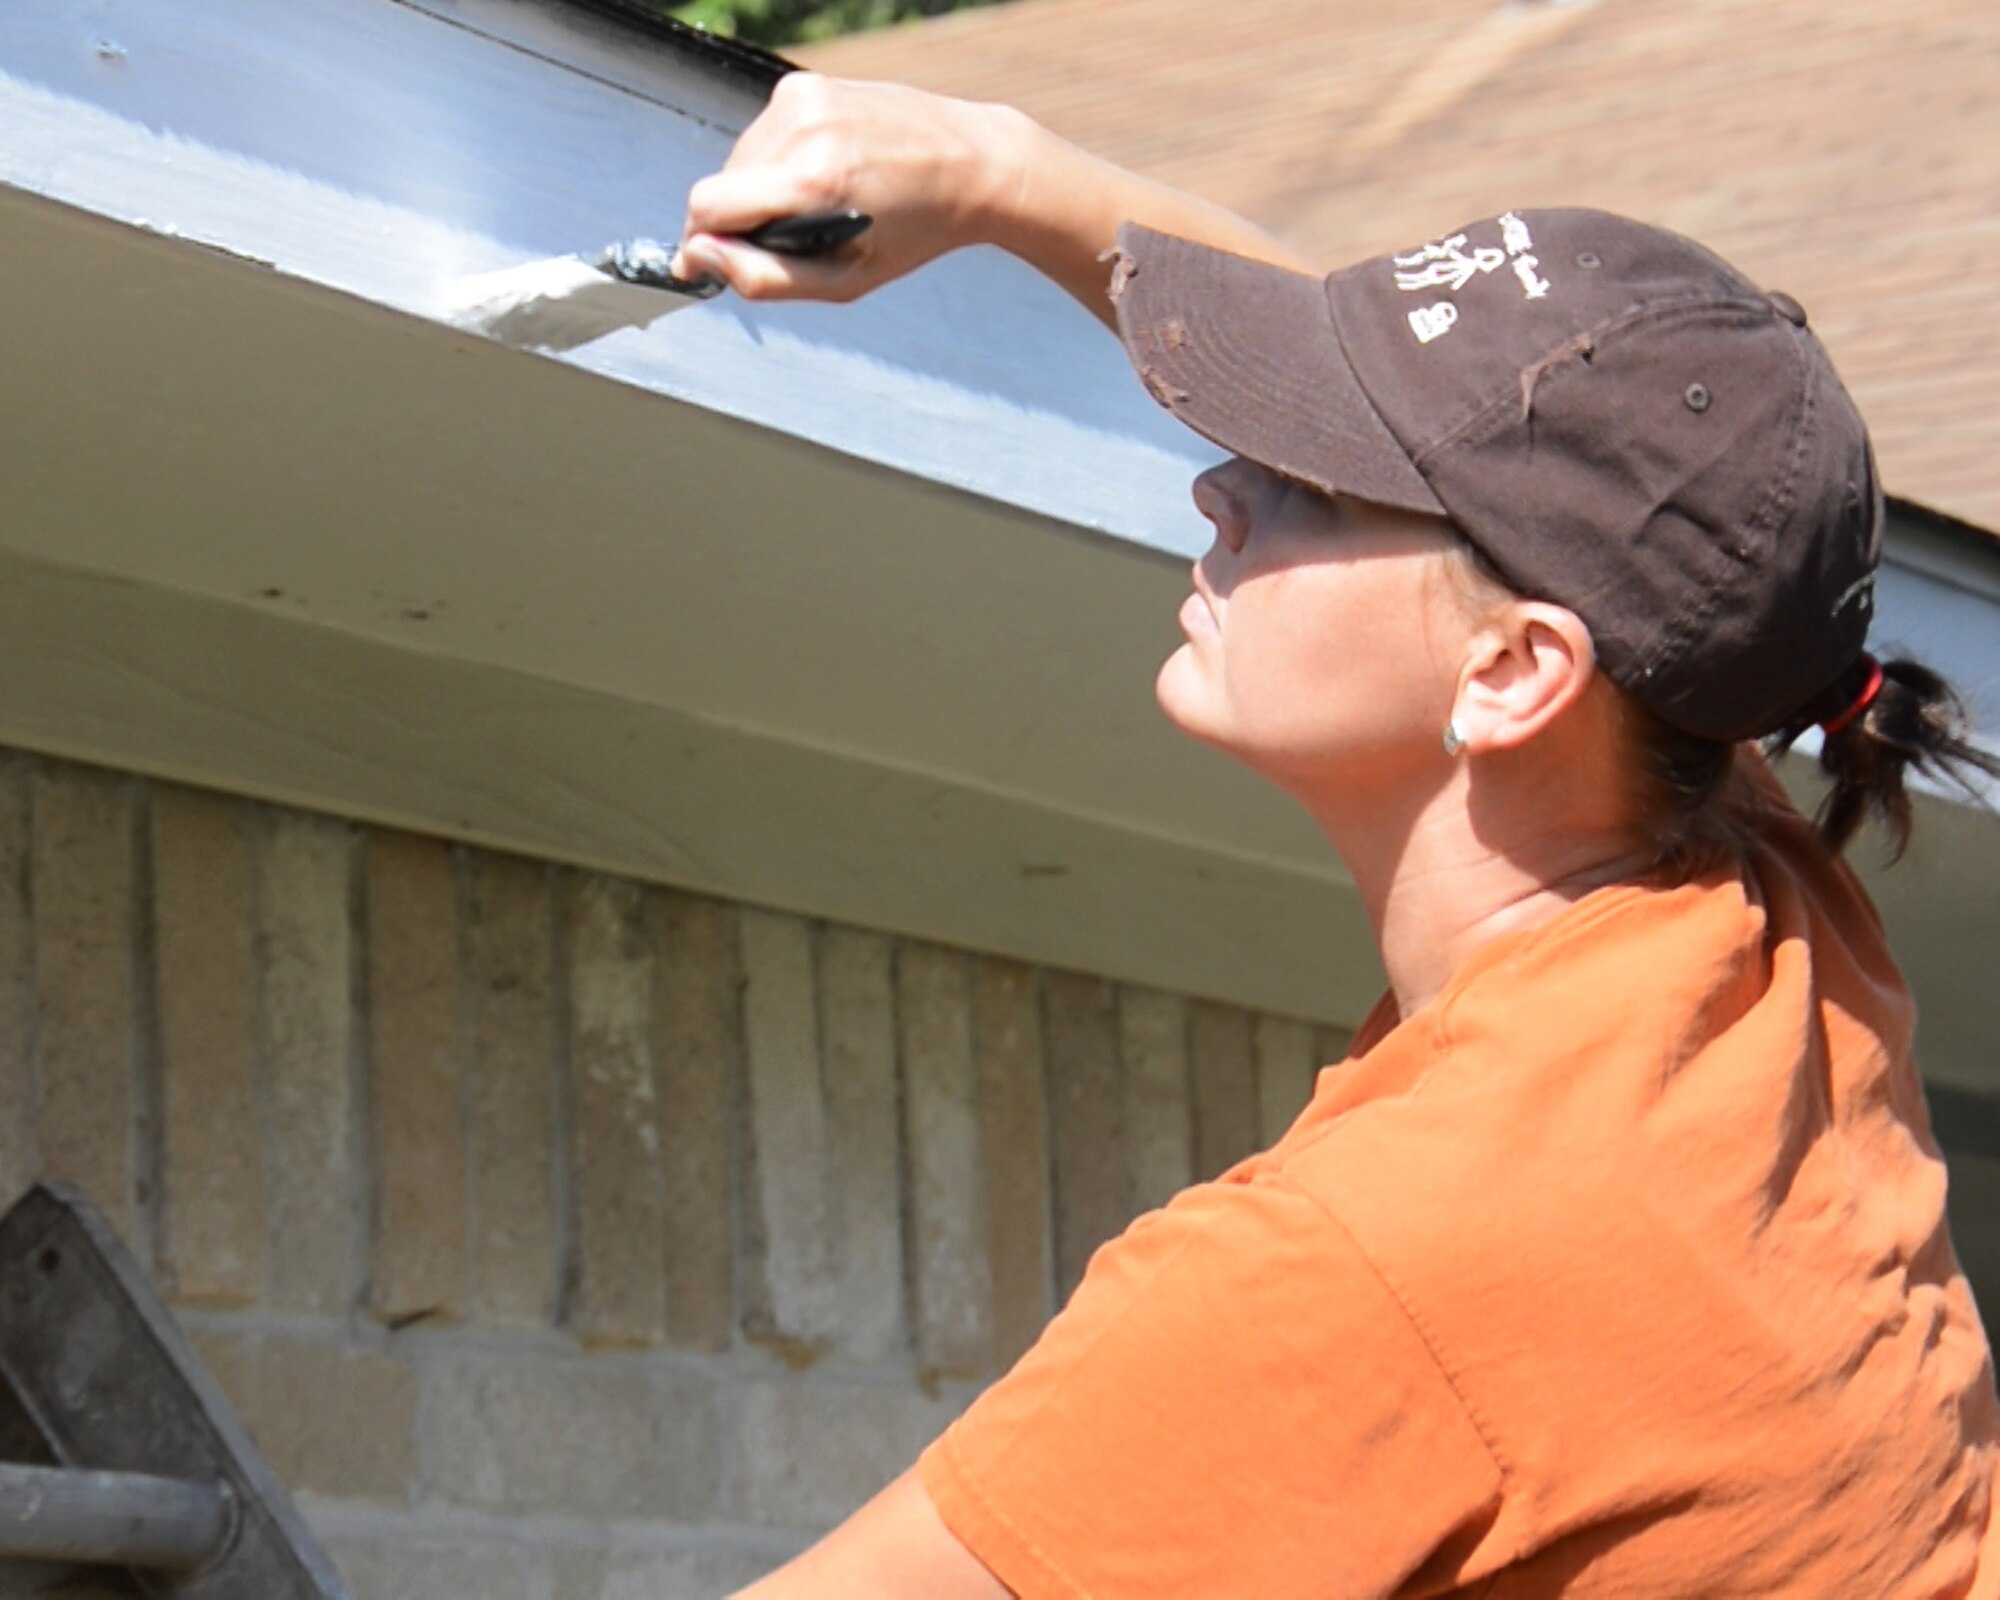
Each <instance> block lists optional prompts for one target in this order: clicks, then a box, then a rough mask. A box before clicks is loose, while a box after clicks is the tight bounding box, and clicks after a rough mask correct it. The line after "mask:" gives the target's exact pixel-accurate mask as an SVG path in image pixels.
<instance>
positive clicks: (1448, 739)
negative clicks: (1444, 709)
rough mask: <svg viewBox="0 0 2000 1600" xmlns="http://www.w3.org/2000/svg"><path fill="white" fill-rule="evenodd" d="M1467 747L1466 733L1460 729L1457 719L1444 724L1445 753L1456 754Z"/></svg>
mask: <svg viewBox="0 0 2000 1600" xmlns="http://www.w3.org/2000/svg"><path fill="white" fill-rule="evenodd" d="M1464 748H1465V735H1464V734H1462V733H1460V732H1459V731H1458V723H1457V722H1456V721H1453V722H1447V723H1446V724H1445V725H1444V753H1445V754H1446V755H1448V756H1455V755H1457V754H1458V753H1459V751H1461V750H1463V749H1464Z"/></svg>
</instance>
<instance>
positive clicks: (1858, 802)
mask: <svg viewBox="0 0 2000 1600" xmlns="http://www.w3.org/2000/svg"><path fill="white" fill-rule="evenodd" d="M1881 672H1882V686H1881V688H1880V689H1879V690H1878V691H1877V692H1876V694H1875V698H1874V699H1873V700H1872V701H1871V702H1870V703H1869V705H1868V707H1867V709H1866V710H1865V711H1863V712H1862V713H1861V714H1860V715H1859V716H1858V717H1855V718H1854V719H1853V720H1852V721H1851V722H1849V723H1847V725H1846V726H1844V727H1841V728H1840V729H1839V731H1838V732H1836V733H1829V734H1827V735H1826V736H1825V737H1824V739H1823V740H1822V742H1821V744H1820V755H1819V764H1820V767H1821V769H1822V770H1823V771H1824V772H1825V773H1826V774H1827V775H1828V776H1829V777H1830V778H1832V779H1833V786H1832V787H1831V788H1830V789H1829V790H1828V791H1827V794H1826V798H1825V799H1824V800H1822V801H1821V802H1820V807H1819V814H1818V817H1817V818H1816V819H1815V820H1816V821H1817V822H1818V823H1819V832H1820V837H1821V838H1822V839H1824V840H1825V841H1826V844H1827V848H1828V849H1829V850H1835V851H1838V850H1842V849H1845V848H1846V846H1847V844H1848V841H1849V840H1851V839H1852V838H1853V837H1854V835H1855V833H1856V831H1857V830H1858V829H1859V828H1860V827H1861V825H1862V824H1863V823H1864V822H1866V821H1868V820H1870V819H1871V818H1873V819H1874V820H1875V821H1878V822H1880V823H1881V825H1882V828H1883V831H1884V833H1886V834H1887V836H1888V840H1889V859H1890V860H1891V861H1895V860H1898V859H1900V858H1901V856H1902V854H1903V852H1904V850H1906V849H1907V848H1908V847H1909V843H1910V821H1911V807H1910V794H1909V790H1908V788H1907V787H1906V780H1907V777H1908V775H1909V773H1910V772H1911V770H1912V769H1914V770H1915V771H1917V772H1920V773H1922V774H1924V775H1925V776H1926V777H1929V778H1933V779H1938V780H1949V781H1950V782H1952V783H1954V784H1956V785H1957V786H1958V787H1959V788H1961V789H1963V790H1964V791H1965V792H1966V793H1967V794H1970V795H1975V796H1976V795H1977V794H1978V793H1979V789H1978V785H1977V783H1976V782H1975V779H1974V776H1973V775H1974V774H1975V773H1984V774H1985V775H1986V776H1987V777H1989V778H1995V779H2000V758H1996V757H1994V756H1991V755H1989V754H1987V752H1985V751H1984V750H1981V749H1980V748H1979V747H1978V746H1977V745H1975V744H1974V743H1973V742H1972V723H1971V718H1970V717H1969V716H1968V714H1967V712H1966V708H1965V702H1964V700H1962V699H1961V698H1960V697H1959V695H1958V693H1957V691H1955V690H1954V689H1953V688H1952V687H1951V685H1950V684H1948V683H1946V682H1945V681H1944V679H1943V678H1941V677H1939V676H1938V675H1937V674H1936V673H1935V672H1933V671H1931V669H1930V668H1929V667H1926V666H1922V665H1920V664H1919V663H1917V662H1915V661H1908V660H1896V661H1885V662H1883V663H1882V664H1881ZM1805 731H1806V730H1805V728H1804V727H1793V728H1788V729H1785V730H1783V731H1782V732H1779V733H1775V734H1773V735H1771V737H1770V738H1768V739H1766V740H1765V741H1764V748H1765V749H1766V750H1768V751H1770V752H1771V753H1772V754H1774V755H1775V754H1778V753H1780V752H1782V751H1785V750H1789V749H1790V748H1791V747H1792V745H1793V744H1794V743H1795V742H1796V741H1797V740H1798V738H1799V736H1800V735H1801V734H1803V733H1804V732H1805Z"/></svg>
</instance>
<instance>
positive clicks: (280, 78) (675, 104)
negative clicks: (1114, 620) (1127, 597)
mask: <svg viewBox="0 0 2000 1600" xmlns="http://www.w3.org/2000/svg"><path fill="white" fill-rule="evenodd" d="M614 46H615V41H614V40H613V38H612V37H610V36H609V35H607V31H606V29H605V26H604V25H603V24H602V23H601V22H599V21H598V20H597V19H594V18H592V17H590V16H589V15H588V14H578V13H573V12H571V11H570V10H569V9H567V8H562V7H555V6H547V5H539V4H531V3H526V0H459V3H444V0H433V3H427V4H424V5H410V4H404V3H399V0H287V3H286V4H284V5H280V6H274V5H270V4H268V3H263V0H102V3H100V4H97V5H93V6H91V7H90V8H88V10H87V11H83V10H78V9H76V8H70V7H25V8H13V9H10V10H8V11H6V12H5V13H4V14H0V117H4V118H5V121H6V124H7V127H8V137H7V139H6V140H5V141H4V142H0V183H7V184H11V185H14V186H16V187H19V188H22V189H25V190H27V191H29V192H31V193H34V194H38V195H42V196H45V197H47V198H50V199H55V200H60V201H62V202H64V203H66V204H70V205H73V206H77V207H79V208H82V209H84V210H88V211H91V212H94V213H96V214H98V215H100V216H104V217H108V218H112V219H114V220H118V221H122V222H126V223H129V224H132V225H134V226H137V227H142V228H147V229H151V230H155V231H158V232H161V233H165V234H169V235H171V236H174V237H178V238H182V239H186V240H190V241H194V242H197V243H200V244H204V245H207V246H209V247H211V248H215V249H220V250H224V251H228V252H230V253H233V254H236V255H239V256H242V257H244V258H246V259H249V260H253V261H258V262H262V263H265V264H267V265H268V266H270V267H271V268H273V269H274V270H276V271H279V272H282V273H287V274H291V275H294V276H297V277H299V278H302V279H305V280H307V281H309V282H312V283H316V284H320V285H324V286H326V287H328V288H332V289H337V290H341V291H344V292H346V293H350V294H355V295H359V296H362V297H364V298H367V299H369V300H372V301H374V302H376V303H377V304H380V305H384V306H388V307H391V308H394V309H396V310H399V311H403V312H407V313H410V314H412V315H416V316H424V317H432V318H435V317H437V316H439V315H440V314H441V312H442V308H443V306H444V304H445V302H446V300H447V298H448V295H449V291H450V285H451V282H452V280H453V279H454V278H455V277H457V276H459V275H461V274H464V273H470V272H485V271H491V270H495V269H498V268H502V267H507V266H512V265H517V264H519V263H521V262H524V261H529V260H534V259H538V258H540V257H544V256H548V255H555V254H560V253H563V252H566V251H573V250H592V249H595V248H597V247H599V246H601V245H603V244H605V243H607V242H609V241H611V240H614V239H619V238H625V237H630V236H632V235H634V234H639V233H653V234H671V233H672V232H673V231H675V230H676V228H677V227H678V224H679V220H680V212H681V206H682V202H683V199H684V197H685V195H686V192H687V190H688V188H689V186H690V185H691V184H692V183H693V182H694V181H695V180H696V179H697V178H699V177H701V176H702V175H704V174H705V173H707V172H710V171H713V170H715V169H716V168H717V167H719V166H720V165H721V163H722V161H723V159H724V158H725V156H726V155H727V153H728V150H729V148H730V145H731V143H732V142H733V137H734V134H735V132H736V131H737V130H738V129H739V128H740V127H741V126H743V125H744V124H745V123H746V122H747V121H748V120H749V119H750V118H751V117H752V116H754V114H755V112H756V110H757V107H758V104H759V101H758V99H757V96H756V94H755V93H754V91H753V90H752V89H750V88H747V87H739V86H737V85H736V84H733V83H731V82H728V81H726V80H724V79H721V78H718V77H717V76H716V74H714V73H713V72H712V71H705V70H704V69H703V68H702V66H701V65H700V64H699V63H697V62H690V61H687V60H684V59H682V58H680V57H678V56H676V55H675V54H674V53H672V52H670V51H667V50H665V49H654V50H650V51H632V50H623V49H618V48H615V47H614ZM522 359H524V360H556V361H563V362H566V363H569V364H571V365H574V366H577V367H581V368H583V369H585V370H588V371H591V372H595V373H598V374H600V375H602V376H604V377H607V378H610V379H614V380H616V381H618V382H620V383H624V384H628V385H632V386H635V387H638V388H641V389H645V390H649V391H651V392H653V393H656V394H661V395H666V396H670V397H672V398H675V399H679V400H683V401H686V402H688V403H690V404H694V405H698V406H702V407H705V408H707V409H712V410H717V411H721V412H724V413H726V414H728V415H730V416H735V417H740V418H744V419H746V420H748V421H752V422H756V423H758V424H760V425H762V426H765V427H769V428H773V429H776V430H779V431H781V432H785V433H789V434H792V435H794V436H796V437H801V438H805V439H809V440H811V441H812V442H813V443H815V444H818V445H822V446H825V447H827V448H830V449H834V450H838V451H842V452H844V453H847V454H851V455H854V456H857V457H860V458H862V459H864V460H868V461H871V462H875V463H878V464H880V465H883V466H886V467H890V468H893V469H895V470H898V471H902V472H908V473H911V474H914V475H916V476H919V477H922V478H924V479H927V480H929V481H931V482H935V483H941V484H947V485H950V486H951V487H953V488H957V489H961V490H964V491H967V492H969V493H973V494H977V495H981V496H984V497H987V498H990V499H993V500H995V501H998V502H1000V503H1002V504H1006V505H1011V506H1017V507H1020V508H1022V509H1025V510H1028V511H1031V512H1034V513H1036V514H1038V515H1042V516H1048V517H1053V518H1056V519H1058V520H1060V521H1062V522H1065V523H1067V524H1069V525H1071V526H1073V527H1077V528H1081V529H1086V530H1091V531H1095V532H1101V533H1104V534H1108V535H1111V536H1114V537H1118V538H1121V539H1126V540H1130V541H1132V542H1135V543H1138V544H1140V545H1143V546H1146V547H1148V548H1152V549H1157V550H1163V551H1168V552H1172V553H1176V554H1192V553H1194V552H1195V551H1196V550H1198V549H1199V548H1200V546H1201V545H1202V544H1203V543H1204V542H1205V538H1204V533H1203V526H1202V524H1201V523H1200V521H1199V519H1198V518H1197V517H1196V516H1195V515H1194V513H1193V511H1192V510H1191V508H1190V507H1189V505H1188V502H1187V497H1186V492H1185V489H1186V483H1187V480H1188V479H1189V477H1190V476H1191V475H1192V474H1193V472H1195V471H1198V470H1199V469H1200V467H1201V466H1202V465H1204V464H1206V463H1207V462H1208V461H1211V460H1213V459H1214V458H1215V456H1214V452H1213V451H1212V450H1211V449H1209V447H1207V446H1206V445H1204V444H1203V443H1202V442H1201V441H1199V440H1197V439H1195V438H1194V437H1193V436H1192V435H1190V434H1188V433H1187V432H1186V431H1185V430H1184V429H1181V428H1180V427H1179V426H1178V425H1177V424H1175V423H1173V422H1172V421H1171V420H1170V419H1168V418H1166V417H1165V416H1164V415H1162V414H1161V413H1160V412H1159V411H1158V409H1157V408H1156V407H1154V406H1153V405H1152V404H1151V402H1150V401H1148V400H1147V399H1146V398H1145V396H1144V395H1143V393H1141V391H1140V390H1139V388H1138V386H1137V385H1136V384H1135V383H1133V382H1132V381H1131V378H1130V375H1129V371H1128V369H1127V367H1126V365H1125V362H1124V358H1123V356H1122V354H1121V353H1120V352H1119V350H1118V348H1117V346H1116V343H1115V342H1114V341H1113V340H1111V339H1110V338H1109V337H1107V336H1106V335H1105V333H1104V332H1103V331H1102V330H1101V329H1100V328H1099V327H1098V326H1097V324H1096V323H1095V322H1094V320H1093V319H1091V318H1090V317H1089V316H1088V315H1086V314H1085V313H1084V312H1083V311H1082V310H1081V309H1080V308H1078V307H1076V306H1075V305H1074V304H1073V303H1071V302H1070V301H1069V299H1068V298H1067V297H1066V296H1065V295H1063V294H1062V293H1061V292H1060V291H1059V290H1056V289H1055V288H1053V287H1052V286H1050V285H1048V284H1046V283H1044V282H1043V281H1041V280H1040V279H1039V278H1038V277H1036V276H1035V275H1034V274H1033V273H1031V272H1029V271H1028V270H1027V269H1025V268H1024V267H1022V266H1020V265H1019V264H1018V263H1016V262H1014V261H1012V260H1011V259H1009V258H1007V257H1005V256H1004V255H1002V254H1000V253H999V252H996V251H991V250H974V251H968V252H963V253H961V254H959V255H957V256H954V257H952V258H950V259H948V260H946V261H943V262H940V263H937V264H935V265H934V266H933V267H931V268H930V269H928V270H926V271H924V272H922V273H919V274H917V275H915V276H914V277H912V278H910V279H908V280H906V281H904V282H902V283H898V284H895V285H892V286H890V287H889V288H888V289H886V290H884V291H882V292H881V293H879V294H878V295H876V296H873V297H871V298H870V300H868V301H867V302H865V303H863V304H861V305H859V306H854V307H838V308H836V307H825V306H751V305H746V304H744V303H742V302H739V301H734V300H733V299H725V300H723V301H719V302H716V303H713V304H711V305H708V306H704V307H701V308H698V309H694V310H688V311H683V312H680V313H677V314H676V315H675V316H673V317H671V318H669V319H667V320H665V321H663V322H660V323H657V324H655V325H654V326H653V327H651V328H649V329H645V330H628V331H625V332H622V333H619V334H616V335H614V336H612V337H610V338H607V339H604V340H601V341H599V342H597V343H596V344H593V345H591V346H589V347H586V348H585V349H582V350H579V351H575V352H570V353H568V354H565V355H562V356H546V357H544V356H524V357H522Z"/></svg>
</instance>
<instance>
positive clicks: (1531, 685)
mask: <svg viewBox="0 0 2000 1600" xmlns="http://www.w3.org/2000/svg"><path fill="white" fill-rule="evenodd" d="M1596 675H1597V649H1596V646H1595V645H1593V644H1592V643H1591V639H1590V630H1589V629H1588V628H1586V627H1585V626H1584V625H1583V621H1582V619H1581V618H1580V617H1578V616H1577V614H1576V613H1575V612H1574V611H1569V610H1566V609H1565V608H1563V607H1562V606H1557V605H1548V604H1545V603H1544V602H1542V601H1539V600H1521V601H1517V602H1515V603H1514V604H1512V605H1509V606H1507V607H1505V608H1504V609H1503V610H1501V611H1500V612H1499V613H1497V614H1496V615H1495V616H1493V617H1492V618H1491V619H1490V620H1489V621H1488V622H1487V624H1486V626H1484V627H1483V628H1481V629H1480V630H1479V631H1478V632H1477V633H1475V634H1474V635H1473V637H1472V639H1471V640H1470V641H1469V642H1468V644H1467V645H1466V654H1465V661H1464V664H1463V665H1462V666H1461V667H1460V669H1459V678H1458V693H1457V695H1456V697H1455V698H1454V699H1453V701H1452V722H1453V724H1454V726H1456V727H1457V729H1458V731H1459V734H1460V736H1461V737H1462V738H1463V739H1464V741H1465V748H1466V750H1467V751H1469V752H1470V753H1472V754H1475V755H1476V754H1478V753H1479V752H1480V751H1483V750H1513V749H1517V748H1519V747H1520V746H1521V745H1524V744H1526V743H1527V742H1528V741H1529V740H1531V739H1533V738H1535V737H1536V736H1537V735H1539V734H1540V733H1541V732H1542V730H1543V729H1545V728H1547V727H1548V726H1549V724H1550V723H1552V722H1554V721H1555V720H1556V719H1557V718H1558V717H1560V716H1562V715H1563V713H1564V712H1566V711H1568V710H1569V708H1570V707H1571V706H1573V705H1575V704H1576V703H1577V701H1579V700H1580V699H1582V698H1583V695H1584V693H1585V691H1586V690H1588V689H1589V687H1590V685H1591V681H1592V679H1594V678H1595V677H1596Z"/></svg>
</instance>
